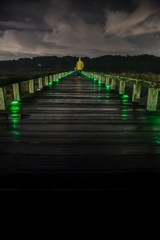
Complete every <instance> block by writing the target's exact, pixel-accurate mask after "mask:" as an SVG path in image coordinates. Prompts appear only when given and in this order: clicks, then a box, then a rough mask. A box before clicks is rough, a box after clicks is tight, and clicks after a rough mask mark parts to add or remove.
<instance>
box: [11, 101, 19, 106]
mask: <svg viewBox="0 0 160 240" xmlns="http://www.w3.org/2000/svg"><path fill="white" fill-rule="evenodd" d="M11 104H13V105H16V104H19V102H18V101H13V102H11Z"/></svg>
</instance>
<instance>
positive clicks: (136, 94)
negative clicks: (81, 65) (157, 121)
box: [83, 71, 160, 111]
mask: <svg viewBox="0 0 160 240" xmlns="http://www.w3.org/2000/svg"><path fill="white" fill-rule="evenodd" d="M83 74H84V75H86V76H88V77H90V78H93V79H94V80H98V81H100V82H102V83H104V84H106V85H109V86H110V87H111V89H112V90H114V89H115V87H116V83H117V82H118V84H119V94H125V86H126V83H127V84H131V85H132V87H133V92H132V102H139V101H140V95H141V88H142V86H144V87H146V88H148V95H147V110H148V111H156V110H157V104H158V95H159V90H160V82H157V81H148V80H147V81H146V80H142V79H134V78H129V77H125V76H119V75H109V74H105V73H98V72H86V71H83Z"/></svg>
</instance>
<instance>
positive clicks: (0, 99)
mask: <svg viewBox="0 0 160 240" xmlns="http://www.w3.org/2000/svg"><path fill="white" fill-rule="evenodd" d="M6 108H7V99H6V89H5V87H0V110H6Z"/></svg>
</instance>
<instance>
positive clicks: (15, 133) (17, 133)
mask: <svg viewBox="0 0 160 240" xmlns="http://www.w3.org/2000/svg"><path fill="white" fill-rule="evenodd" d="M12 133H13V135H16V136H17V135H19V134H20V133H19V132H18V131H12Z"/></svg>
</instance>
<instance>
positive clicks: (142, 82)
mask: <svg viewBox="0 0 160 240" xmlns="http://www.w3.org/2000/svg"><path fill="white" fill-rule="evenodd" d="M86 73H92V74H100V75H101V76H105V77H108V78H112V79H115V80H118V81H125V82H126V83H130V84H137V85H141V86H144V87H149V88H155V89H160V81H156V80H152V81H151V80H142V79H139V78H131V77H125V76H121V75H117V74H106V73H103V72H87V71H86Z"/></svg>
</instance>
